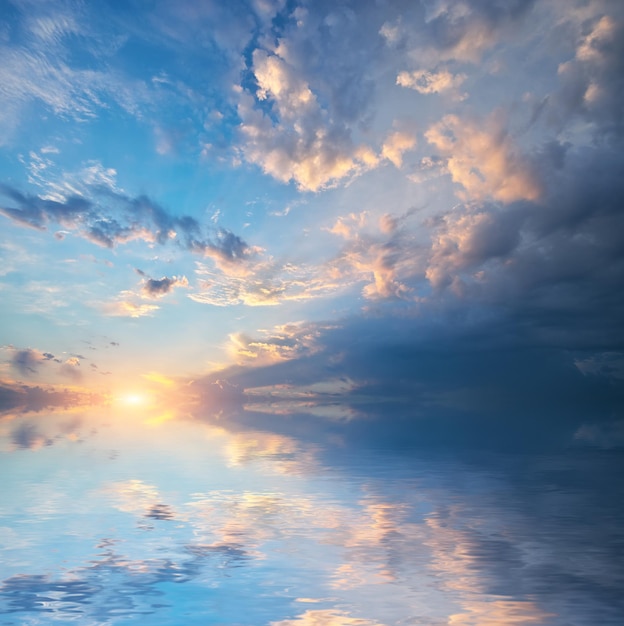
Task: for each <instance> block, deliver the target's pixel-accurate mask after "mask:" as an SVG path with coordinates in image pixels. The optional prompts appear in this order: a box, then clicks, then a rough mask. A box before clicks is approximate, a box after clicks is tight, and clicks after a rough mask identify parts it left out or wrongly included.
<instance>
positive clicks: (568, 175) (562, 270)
mask: <svg viewBox="0 0 624 626" xmlns="http://www.w3.org/2000/svg"><path fill="white" fill-rule="evenodd" d="M564 152H565V156H564V159H563V162H562V161H561V160H560V159H556V160H555V161H554V162H553V161H551V160H550V157H548V154H547V153H544V154H543V155H542V156H541V157H540V158H539V160H538V161H537V163H538V164H539V166H540V168H541V169H542V171H543V173H544V180H546V181H547V185H546V186H545V188H544V191H543V195H542V197H541V198H540V199H539V200H538V201H536V202H522V201H520V202H515V203H512V204H510V205H508V206H505V207H501V206H500V205H497V204H483V205H473V204H470V205H466V206H462V207H458V208H456V209H455V210H453V211H450V212H449V213H447V214H446V215H442V216H439V217H438V219H437V220H434V221H433V222H432V224H431V226H432V229H433V234H432V243H431V249H430V254H429V261H428V266H427V269H426V277H427V279H428V280H429V281H430V282H431V284H432V285H433V286H434V287H436V288H445V287H451V288H452V289H453V291H454V292H455V294H456V295H458V296H460V297H461V299H462V301H463V302H465V303H466V302H468V303H470V305H471V306H480V305H487V306H495V307H503V308H505V309H506V311H507V315H509V316H510V318H511V319H516V320H517V321H518V320H520V319H522V320H523V324H525V325H528V326H530V327H532V328H533V329H534V330H535V331H536V332H538V331H537V329H538V328H541V330H540V331H539V332H540V333H542V335H543V336H542V340H543V341H549V342H550V341H555V342H556V343H561V344H562V345H569V346H570V348H573V347H575V346H576V347H578V346H583V345H585V346H586V347H589V346H591V347H592V349H593V350H594V351H603V352H604V351H612V350H613V346H616V345H619V342H620V341H621V337H622V335H621V328H620V324H619V323H618V322H617V319H618V317H619V316H621V315H622V312H623V311H624V302H623V301H622V299H621V297H620V290H619V289H618V288H617V285H618V283H619V282H620V281H621V280H622V278H623V277H624V256H623V255H624V241H623V239H622V232H624V230H623V227H624V224H623V217H622V214H621V211H620V209H619V204H618V201H617V198H619V197H621V194H622V191H623V189H622V179H621V175H620V172H621V167H622V157H621V154H620V150H619V148H618V147H617V146H613V147H611V146H605V145H598V146H595V147H593V148H591V149H590V148H583V149H573V148H569V149H568V150H566V151H564ZM557 316H560V321H559V322H558V323H557V324H553V322H554V320H555V319H556V318H557Z"/></svg>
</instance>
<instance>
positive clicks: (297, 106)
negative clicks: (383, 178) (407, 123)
mask: <svg viewBox="0 0 624 626" xmlns="http://www.w3.org/2000/svg"><path fill="white" fill-rule="evenodd" d="M386 9H387V10H390V11H391V12H392V13H393V14H394V13H396V7H394V6H390V7H386ZM383 14H384V11H383V10H381V9H380V7H379V6H377V5H376V4H375V3H372V2H362V3H357V6H356V5H355V4H351V3H345V4H343V5H340V6H336V5H334V4H332V3H328V2H325V1H323V2H318V3H313V4H312V5H308V6H299V7H296V8H295V9H294V10H292V13H291V15H290V17H291V20H289V21H288V22H287V23H286V24H285V25H284V27H283V28H281V29H280V30H279V32H278V33H276V34H275V35H273V36H272V37H266V38H264V40H260V41H261V44H262V45H261V46H259V47H257V48H256V49H255V50H254V51H253V54H252V57H251V63H250V65H249V78H250V79H251V80H250V81H244V82H243V84H242V87H243V88H242V89H241V92H240V102H239V105H238V114H239V117H240V119H241V121H242V123H241V126H240V153H241V156H242V158H243V159H245V160H246V161H248V162H251V163H254V164H256V165H258V166H260V167H261V168H262V169H263V171H264V172H265V173H267V174H269V175H270V176H272V177H274V178H276V179H277V180H280V181H282V182H289V181H294V182H295V184H296V185H297V186H298V187H299V188H300V189H301V190H308V191H317V190H320V189H323V188H326V187H328V186H333V185H335V184H337V183H338V182H339V181H342V180H345V179H346V180H349V179H351V178H352V177H353V176H356V175H358V174H360V173H362V172H364V171H366V170H369V169H371V168H375V167H378V166H379V165H380V164H381V163H383V162H384V160H385V159H387V158H390V159H391V160H392V161H393V162H394V163H395V164H396V163H397V162H399V161H400V154H401V153H402V152H404V151H405V150H406V149H410V148H411V147H412V146H413V143H411V141H410V140H408V139H407V138H399V136H398V135H397V136H396V137H394V139H388V140H386V141H388V142H392V141H394V142H395V145H394V147H392V146H390V145H389V146H388V148H387V154H385V155H384V154H382V150H383V144H384V140H383V139H381V140H380V138H379V137H380V136H381V135H382V134H384V129H383V124H382V125H381V126H380V127H379V129H377V130H376V131H375V132H371V124H372V120H373V118H374V116H375V110H374V105H375V103H376V95H377V94H376V89H377V87H376V85H375V80H374V76H375V74H376V72H377V71H378V70H379V71H380V72H383V69H382V68H383V67H385V64H386V63H387V60H386V59H385V52H384V50H383V48H382V47H381V46H380V44H381V37H380V35H379V28H380V26H381V24H382V23H383ZM270 42H273V43H270ZM377 66H379V67H377ZM250 83H251V84H250ZM388 155H390V156H388Z"/></svg>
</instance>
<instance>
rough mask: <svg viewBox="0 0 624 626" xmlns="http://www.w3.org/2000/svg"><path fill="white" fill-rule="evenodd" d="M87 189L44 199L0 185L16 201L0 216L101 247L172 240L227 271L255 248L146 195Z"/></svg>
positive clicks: (240, 266) (233, 269)
mask: <svg viewBox="0 0 624 626" xmlns="http://www.w3.org/2000/svg"><path fill="white" fill-rule="evenodd" d="M91 193H92V194H93V199H87V198H84V197H83V196H71V197H68V198H66V199H64V200H62V201H59V200H47V199H44V198H41V197H40V196H37V195H24V194H22V193H20V192H19V191H17V190H16V189H14V188H13V187H10V186H8V185H0V195H3V196H5V197H6V198H10V199H11V200H12V201H13V203H14V204H15V205H16V206H7V205H5V206H2V205H0V214H2V215H4V216H5V217H8V218H9V219H11V220H12V221H13V222H15V223H16V224H18V225H21V226H30V227H32V228H36V229H37V230H46V229H47V227H48V225H49V224H51V223H57V224H60V225H61V226H63V227H64V228H66V229H68V230H70V231H71V232H76V233H77V234H78V235H79V236H81V237H84V238H85V239H87V240H89V241H91V242H92V243H95V244H97V245H99V246H102V247H105V248H114V247H116V246H119V245H123V244H126V243H128V242H130V241H133V240H139V241H144V242H146V243H148V244H149V245H156V244H158V245H165V244H167V243H174V244H175V245H178V246H180V247H182V248H183V249H185V250H189V251H191V252H194V253H196V254H201V255H202V256H204V257H208V258H212V259H213V260H214V261H215V263H216V264H217V266H218V267H220V268H223V269H224V270H227V271H228V272H230V273H235V272H242V273H245V271H246V270H245V269H244V266H245V264H246V263H248V262H250V261H252V260H253V259H254V258H255V257H256V256H257V255H258V253H259V252H260V251H261V250H260V248H258V247H255V246H250V245H249V244H248V243H247V242H246V241H244V240H243V239H242V238H241V237H240V236H238V235H236V234H234V233H233V232H231V231H229V230H227V229H225V228H214V227H208V228H205V227H204V228H203V227H202V225H201V224H200V223H199V222H198V221H197V220H196V219H195V218H194V217H192V216H190V215H181V216H178V215H174V214H172V213H170V212H168V211H166V210H165V209H164V208H162V207H161V206H160V205H159V204H158V203H156V202H154V201H153V200H151V199H150V198H148V197H147V196H136V197H129V196H127V195H125V194H123V193H121V192H117V191H115V190H114V189H110V188H107V187H102V186H101V185H100V184H99V183H98V184H97V185H96V186H95V187H94V188H92V189H91ZM180 280H182V279H180Z"/></svg>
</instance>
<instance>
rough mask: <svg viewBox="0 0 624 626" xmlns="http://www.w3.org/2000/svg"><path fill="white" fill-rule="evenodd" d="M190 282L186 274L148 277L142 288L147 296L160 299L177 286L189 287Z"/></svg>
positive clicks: (143, 293)
mask: <svg viewBox="0 0 624 626" xmlns="http://www.w3.org/2000/svg"><path fill="white" fill-rule="evenodd" d="M188 284H189V283H188V279H187V278H186V276H172V277H171V278H169V277H167V276H163V277H162V278H158V279H156V278H146V279H145V281H144V283H143V287H142V288H141V295H143V296H144V297H146V298H153V299H158V298H162V297H163V296H165V295H167V294H168V293H171V292H172V291H173V290H174V289H175V288H176V287H188Z"/></svg>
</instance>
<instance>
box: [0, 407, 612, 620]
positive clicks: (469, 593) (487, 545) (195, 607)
mask: <svg viewBox="0 0 624 626" xmlns="http://www.w3.org/2000/svg"><path fill="white" fill-rule="evenodd" d="M368 419H369V420H371V421H370V423H372V422H373V421H374V419H375V418H374V417H370V418H368ZM297 420H298V421H297ZM250 423H253V424H254V426H253V427H249V426H248V425H249V424H250ZM245 424H247V425H245ZM301 424H304V425H305V427H301ZM328 424H329V422H328V421H327V419H326V418H322V417H318V415H317V416H316V417H313V416H308V417H303V416H302V417H300V418H295V417H292V416H291V417H288V418H284V416H273V419H272V421H271V416H267V415H266V413H264V414H262V415H261V414H255V415H249V414H248V415H246V416H245V417H244V419H243V418H242V417H241V416H238V415H229V416H228V415H219V416H218V417H215V418H210V417H205V416H201V417H200V418H198V417H186V418H184V419H182V418H177V419H176V418H175V417H173V414H172V415H170V416H169V417H168V419H166V420H159V419H154V416H151V415H148V414H143V413H141V412H140V411H134V412H131V411H127V412H124V411H123V410H121V409H120V408H119V407H117V408H115V409H114V411H113V412H110V411H105V410H99V411H98V410H95V409H94V410H87V409H84V410H82V412H80V413H75V412H74V413H71V414H63V413H44V412H39V413H31V414H23V415H12V416H11V415H10V416H6V417H5V418H4V419H3V420H2V421H0V445H1V449H2V475H3V485H2V492H1V493H2V497H1V499H0V513H1V515H2V518H1V520H0V542H1V546H2V547H1V550H2V554H1V559H0V561H1V565H0V577H1V586H0V612H1V614H2V619H1V622H2V623H3V624H16V625H18V624H20V625H21V624H29V625H35V624H49V623H53V622H57V623H73V622H75V623H80V624H98V625H104V624H121V623H132V622H135V623H147V624H190V625H195V624H197V625H200V624H201V625H202V626H205V625H207V624H241V625H253V624H273V625H279V626H287V625H288V626H291V625H292V626H305V625H308V626H312V625H314V626H330V625H334V626H335V625H357V626H377V625H382V624H383V625H391V624H396V625H399V624H400V625H407V624H410V625H423V626H436V625H443V624H444V625H454V626H458V625H461V626H468V625H475V626H477V625H478V626H483V625H492V626H493V625H500V624H540V625H550V624H560V625H566V626H569V625H570V626H581V625H583V626H586V625H587V626H589V625H592V626H594V625H596V624H605V625H608V624H621V623H624V603H623V601H622V599H621V589H623V588H624V558H622V557H623V556H624V555H623V551H624V550H623V547H624V526H623V524H622V522H624V514H623V508H624V507H623V504H622V503H623V498H622V485H621V479H619V476H621V475H622V474H621V470H622V469H623V468H622V465H623V463H622V458H621V455H620V454H619V453H618V452H617V451H616V450H604V449H598V448H589V447H580V446H568V447H565V446H563V447H562V448H561V449H560V450H557V451H556V452H554V451H552V450H551V451H550V452H549V453H545V452H544V451H543V450H542V451H539V450H537V451H535V450H534V451H532V452H530V453H529V452H525V453H520V452H518V451H514V452H509V453H506V454H502V453H500V452H498V453H497V452H495V451H491V450H490V451H485V450H477V449H474V448H473V449H469V448H468V447H466V446H463V447H462V446H457V445H452V446H451V445H449V446H447V447H445V448H440V447H436V448H431V447H429V448H427V447H425V446H420V447H419V446H418V445H408V446H406V445H401V446H399V445H394V444H392V443H391V442H389V441H388V440H386V441H384V443H383V445H381V444H379V439H378V438H377V437H376V436H374V435H373V436H370V437H368V438H367V437H364V436H363V435H362V431H361V429H360V430H358V426H355V425H352V424H351V423H344V424H342V426H341V428H340V429H336V428H334V427H330V426H328ZM297 429H299V430H297ZM371 432H374V430H372V431H371ZM287 433H289V434H287ZM353 433H357V436H352V435H353Z"/></svg>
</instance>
